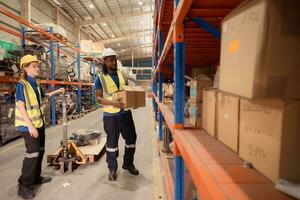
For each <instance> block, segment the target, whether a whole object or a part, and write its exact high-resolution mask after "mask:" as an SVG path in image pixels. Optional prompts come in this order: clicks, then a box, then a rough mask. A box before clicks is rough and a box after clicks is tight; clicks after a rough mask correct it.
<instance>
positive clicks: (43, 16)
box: [0, 0, 88, 44]
mask: <svg viewBox="0 0 300 200" xmlns="http://www.w3.org/2000/svg"><path fill="white" fill-rule="evenodd" d="M20 1H21V0H1V1H0V6H3V7H4V8H5V9H7V10H9V11H11V12H13V13H14V14H16V15H18V16H20ZM54 19H55V17H54V8H53V7H52V6H51V5H50V4H49V3H48V2H47V1H45V0H31V21H32V23H54ZM0 25H2V26H5V27H7V28H9V29H12V30H14V31H19V23H17V22H16V21H15V20H13V19H11V18H9V17H6V16H4V15H3V14H0ZM59 25H60V26H62V27H63V28H64V29H65V30H66V33H67V39H68V40H69V41H71V42H74V34H73V32H74V31H73V30H74V25H75V24H74V23H73V22H72V21H70V20H69V19H68V18H67V17H65V16H64V15H63V14H62V13H59ZM80 35H81V38H82V39H87V38H88V35H87V34H85V33H84V32H83V31H81V33H80ZM0 40H5V41H8V42H16V43H18V44H20V38H18V37H16V36H12V35H11V34H8V33H6V32H3V31H0Z"/></svg>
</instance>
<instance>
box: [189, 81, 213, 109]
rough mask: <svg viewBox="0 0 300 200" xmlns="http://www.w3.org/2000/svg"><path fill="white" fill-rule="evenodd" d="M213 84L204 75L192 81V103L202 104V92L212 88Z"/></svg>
mask: <svg viewBox="0 0 300 200" xmlns="http://www.w3.org/2000/svg"><path fill="white" fill-rule="evenodd" d="M212 85H213V82H212V80H211V79H210V78H208V77H207V76H205V75H203V76H201V77H199V79H197V80H192V81H190V101H191V103H194V104H197V103H201V102H202V99H203V94H202V91H203V89H205V88H208V87H211V86H212Z"/></svg>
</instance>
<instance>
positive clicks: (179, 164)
mask: <svg viewBox="0 0 300 200" xmlns="http://www.w3.org/2000/svg"><path fill="white" fill-rule="evenodd" d="M178 4H179V0H174V5H175V6H174V8H175V10H176V8H177V6H178ZM175 10H174V12H175ZM173 26H174V34H173V35H174V38H173V43H174V86H175V96H174V114H175V128H177V129H178V128H183V126H184V100H185V91H184V90H185V88H184V86H185V82H184V75H185V47H184V25H183V23H182V22H181V23H177V22H176V21H175V23H174V24H173ZM174 154H175V157H174V199H175V200H184V161H183V158H182V156H181V154H180V152H179V149H178V147H177V144H176V138H175V142H174Z"/></svg>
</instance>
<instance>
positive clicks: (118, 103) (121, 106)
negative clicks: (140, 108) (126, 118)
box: [113, 101, 125, 109]
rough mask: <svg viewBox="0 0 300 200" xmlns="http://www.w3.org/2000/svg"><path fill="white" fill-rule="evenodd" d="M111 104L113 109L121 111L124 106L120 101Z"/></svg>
mask: <svg viewBox="0 0 300 200" xmlns="http://www.w3.org/2000/svg"><path fill="white" fill-rule="evenodd" d="M113 104H114V105H113V106H114V107H117V108H121V109H123V108H124V106H125V105H124V103H122V102H120V101H115V102H114V103H113Z"/></svg>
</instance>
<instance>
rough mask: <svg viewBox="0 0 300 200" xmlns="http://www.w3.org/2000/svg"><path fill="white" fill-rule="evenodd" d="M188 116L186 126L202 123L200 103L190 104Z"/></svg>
mask: <svg viewBox="0 0 300 200" xmlns="http://www.w3.org/2000/svg"><path fill="white" fill-rule="evenodd" d="M188 112H189V116H188V118H186V123H185V125H186V126H188V127H201V123H202V104H201V103H199V104H192V103H191V104H190V105H189V108H188Z"/></svg>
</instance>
